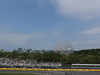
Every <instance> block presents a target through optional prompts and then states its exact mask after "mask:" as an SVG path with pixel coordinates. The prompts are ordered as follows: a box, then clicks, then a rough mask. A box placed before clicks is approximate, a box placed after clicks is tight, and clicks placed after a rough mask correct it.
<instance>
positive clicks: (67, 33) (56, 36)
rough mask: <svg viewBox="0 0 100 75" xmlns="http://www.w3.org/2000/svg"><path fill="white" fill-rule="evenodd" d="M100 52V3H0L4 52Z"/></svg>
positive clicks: (57, 0) (3, 0) (28, 0)
mask: <svg viewBox="0 0 100 75" xmlns="http://www.w3.org/2000/svg"><path fill="white" fill-rule="evenodd" d="M65 41H66V42H68V43H70V44H71V45H72V46H73V48H74V50H81V49H92V48H100V0H0V49H4V50H6V51H11V50H13V49H18V48H23V49H24V48H25V49H29V48H32V49H33V50H37V49H39V50H42V49H46V50H53V49H54V46H55V45H56V44H57V43H59V42H65Z"/></svg>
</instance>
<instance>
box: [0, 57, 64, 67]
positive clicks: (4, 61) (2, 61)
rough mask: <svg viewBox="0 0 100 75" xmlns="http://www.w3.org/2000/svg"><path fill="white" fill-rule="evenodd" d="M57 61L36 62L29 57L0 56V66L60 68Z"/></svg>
mask: <svg viewBox="0 0 100 75" xmlns="http://www.w3.org/2000/svg"><path fill="white" fill-rule="evenodd" d="M61 66H62V64H61V63H59V62H37V60H36V59H35V60H31V59H26V60H24V59H15V58H0V67H1V68H61Z"/></svg>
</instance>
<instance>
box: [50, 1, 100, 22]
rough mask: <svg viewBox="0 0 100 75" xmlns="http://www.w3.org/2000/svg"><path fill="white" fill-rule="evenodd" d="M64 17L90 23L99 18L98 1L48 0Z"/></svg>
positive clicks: (99, 6) (99, 2) (99, 4)
mask: <svg viewBox="0 0 100 75" xmlns="http://www.w3.org/2000/svg"><path fill="white" fill-rule="evenodd" d="M49 1H50V2H51V3H52V4H53V5H54V6H55V7H56V9H57V11H58V12H59V13H60V14H61V15H64V16H66V17H72V18H78V19H81V20H82V21H90V20H93V19H96V18H100V15H99V13H100V10H99V8H100V0H49Z"/></svg>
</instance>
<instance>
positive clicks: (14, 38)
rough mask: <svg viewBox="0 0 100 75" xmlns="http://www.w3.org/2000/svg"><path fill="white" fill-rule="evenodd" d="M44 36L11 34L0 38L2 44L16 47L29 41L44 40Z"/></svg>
mask: <svg viewBox="0 0 100 75" xmlns="http://www.w3.org/2000/svg"><path fill="white" fill-rule="evenodd" d="M43 37H44V35H42V34H15V33H9V34H4V35H1V36H0V42H8V43H10V44H14V45H25V44H27V42H28V41H29V40H32V39H37V38H38V39H39V38H43Z"/></svg>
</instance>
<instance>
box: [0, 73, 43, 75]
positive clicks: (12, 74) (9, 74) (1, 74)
mask: <svg viewBox="0 0 100 75" xmlns="http://www.w3.org/2000/svg"><path fill="white" fill-rule="evenodd" d="M0 75H43V74H20V73H0Z"/></svg>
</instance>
